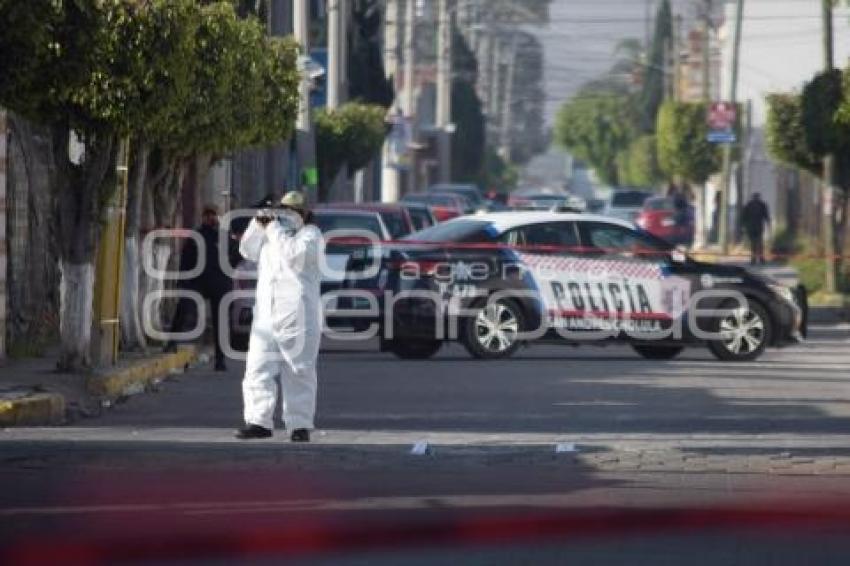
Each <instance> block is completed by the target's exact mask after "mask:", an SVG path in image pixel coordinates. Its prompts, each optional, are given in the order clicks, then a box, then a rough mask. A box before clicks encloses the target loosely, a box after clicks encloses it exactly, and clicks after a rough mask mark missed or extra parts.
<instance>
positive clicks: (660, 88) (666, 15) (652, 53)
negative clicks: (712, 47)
mask: <svg viewBox="0 0 850 566" xmlns="http://www.w3.org/2000/svg"><path fill="white" fill-rule="evenodd" d="M672 38H673V13H672V11H671V10H670V0H663V1H662V2H661V5H659V6H658V13H657V14H656V16H655V34H654V35H653V38H652V45H651V47H650V48H649V57H648V60H647V62H646V65H647V66H646V72H645V73H644V81H643V88H642V90H641V93H640V109H641V123H642V126H643V129H644V130H645V131H649V132H651V131H652V130H653V128H654V127H655V121H656V117H657V116H658V109H659V108H660V107H661V103H662V102H663V101H664V84H665V78H664V72H665V70H666V69H667V64H666V59H667V48H668V45H669V43H670V42H671V41H672Z"/></svg>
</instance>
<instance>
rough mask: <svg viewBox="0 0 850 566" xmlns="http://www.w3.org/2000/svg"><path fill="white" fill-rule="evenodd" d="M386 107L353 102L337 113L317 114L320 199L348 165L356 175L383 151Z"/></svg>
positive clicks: (324, 111)
mask: <svg viewBox="0 0 850 566" xmlns="http://www.w3.org/2000/svg"><path fill="white" fill-rule="evenodd" d="M385 119H386V109H385V108H384V107H383V106H379V105H372V104H362V103H359V102H349V103H346V104H343V105H342V106H340V107H339V108H338V109H336V110H328V109H322V110H320V111H319V112H317V113H316V147H317V149H318V156H317V161H318V166H319V191H320V194H319V200H325V198H326V196H327V195H325V194H324V192H325V191H326V190H327V189H328V188H329V187H330V186H331V185H332V184H333V181H334V178H335V177H336V176H337V174H339V172H340V170H341V169H342V167H343V166H344V165H348V168H349V171H351V172H354V171H357V170H358V169H362V168H363V167H365V166H366V165H367V164H368V163H369V161H371V160H372V158H373V157H374V156H375V154H376V153H377V152H378V151H379V150H380V149H381V145H382V144H383V143H384V138H385V137H386V133H387V125H386V121H385Z"/></svg>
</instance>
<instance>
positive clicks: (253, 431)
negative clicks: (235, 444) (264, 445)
mask: <svg viewBox="0 0 850 566" xmlns="http://www.w3.org/2000/svg"><path fill="white" fill-rule="evenodd" d="M271 437H272V431H270V430H269V429H267V428H263V427H261V426H259V425H255V424H252V425H246V426H245V427H244V428H240V429H239V430H237V431H236V438H238V439H239V440H253V439H257V438H271Z"/></svg>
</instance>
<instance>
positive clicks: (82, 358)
mask: <svg viewBox="0 0 850 566" xmlns="http://www.w3.org/2000/svg"><path fill="white" fill-rule="evenodd" d="M59 266H60V270H61V273H62V283H61V285H60V287H59V296H60V308H59V337H60V339H61V341H62V349H61V353H60V357H59V364H58V367H59V369H60V370H62V371H75V370H78V369H81V368H85V367H88V366H89V365H90V362H91V359H90V355H89V350H90V348H89V346H90V345H91V330H92V301H94V264H93V263H92V262H88V263H73V262H71V261H69V260H67V259H64V258H63V259H62V260H61V261H60V264H59Z"/></svg>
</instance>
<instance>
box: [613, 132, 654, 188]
mask: <svg viewBox="0 0 850 566" xmlns="http://www.w3.org/2000/svg"><path fill="white" fill-rule="evenodd" d="M657 147H658V142H657V140H656V139H655V136H653V135H649V134H647V135H643V136H641V137H639V138H637V139H635V140H634V141H632V143H631V144H630V145H629V147H628V148H627V149H625V150H624V151H622V152H621V153H620V155H619V156H618V157H617V168H618V174H619V176H620V182H621V183H623V184H625V185H629V186H632V187H653V186H655V185H656V184H657V183H658V182H659V181H661V180H662V177H663V175H662V173H661V170H660V169H659V167H658V155H657V151H658V150H657Z"/></svg>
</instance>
